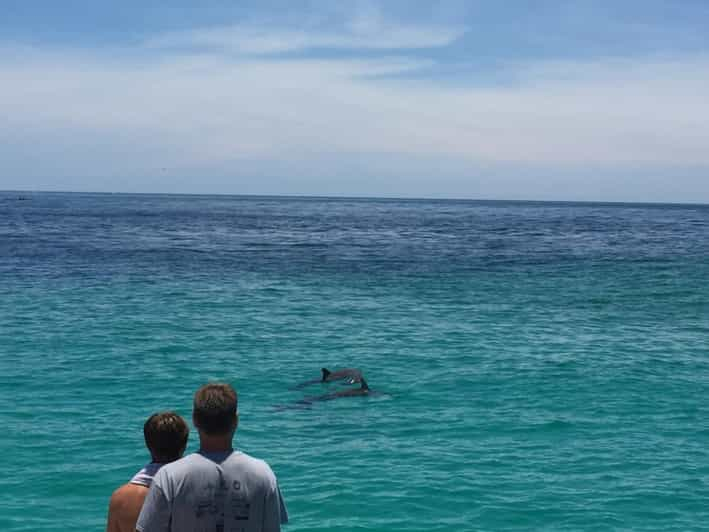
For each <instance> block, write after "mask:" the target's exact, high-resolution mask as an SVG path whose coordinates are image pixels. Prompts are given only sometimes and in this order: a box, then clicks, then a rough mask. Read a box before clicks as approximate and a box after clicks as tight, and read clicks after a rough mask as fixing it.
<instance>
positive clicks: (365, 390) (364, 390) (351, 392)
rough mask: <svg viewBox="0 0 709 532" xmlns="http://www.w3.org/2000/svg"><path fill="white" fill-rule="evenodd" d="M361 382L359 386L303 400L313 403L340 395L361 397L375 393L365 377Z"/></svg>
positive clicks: (361, 378) (336, 397) (360, 379)
mask: <svg viewBox="0 0 709 532" xmlns="http://www.w3.org/2000/svg"><path fill="white" fill-rule="evenodd" d="M359 382H360V387H359V388H350V389H348V390H338V391H336V392H330V393H326V394H323V395H314V396H311V397H306V398H305V399H303V400H302V401H304V402H306V403H313V402H315V401H330V400H332V399H338V398H340V397H359V396H361V395H369V394H370V393H373V390H370V389H369V385H368V384H367V381H366V380H364V377H361V376H360V378H359ZM300 402H301V401H299V403H300Z"/></svg>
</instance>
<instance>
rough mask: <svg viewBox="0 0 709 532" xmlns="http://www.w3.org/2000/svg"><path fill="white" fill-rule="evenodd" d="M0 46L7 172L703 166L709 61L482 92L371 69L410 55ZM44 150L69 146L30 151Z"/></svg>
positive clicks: (559, 77)
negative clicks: (245, 166) (308, 163)
mask: <svg viewBox="0 0 709 532" xmlns="http://www.w3.org/2000/svg"><path fill="white" fill-rule="evenodd" d="M402 42H403V40H402ZM4 52H5V53H2V54H0V58H2V59H0V79H2V80H3V82H2V84H1V85H0V115H2V116H3V122H2V124H0V137H2V139H3V141H4V142H3V144H4V145H5V148H2V147H0V176H2V175H6V174H7V172H8V171H7V170H5V171H2V170H3V169H2V168H1V167H2V166H3V163H2V162H1V161H2V160H3V159H5V164H6V165H7V164H9V163H8V162H7V161H8V160H13V161H15V163H14V166H13V168H12V170H13V171H14V172H15V173H17V172H20V173H21V172H27V173H32V171H33V170H32V168H34V166H33V165H36V164H38V161H36V160H35V159H37V157H26V158H25V159H22V160H20V161H18V158H17V156H16V154H17V153H18V150H19V152H22V150H26V151H27V153H32V152H33V150H35V152H36V153H40V154H44V155H40V156H38V157H39V158H41V157H45V159H48V160H50V161H54V167H55V168H63V169H64V171H65V172H68V173H70V172H72V171H74V172H78V171H80V172H85V171H86V170H87V168H86V167H87V165H88V166H97V165H100V168H97V169H96V170H95V171H96V172H100V171H103V170H104V169H105V168H111V169H112V171H113V172H115V173H117V174H120V173H123V174H130V175H145V174H146V173H149V172H151V171H153V170H154V169H155V168H158V167H164V166H167V167H170V168H173V169H180V168H183V169H190V171H199V169H210V170H209V171H217V170H216V169H219V170H218V171H220V172H221V173H223V174H226V173H228V172H229V168H234V167H237V166H238V165H239V161H251V162H250V164H252V162H253V161H273V162H274V163H278V164H281V167H287V166H288V164H289V161H295V162H298V164H301V163H302V161H304V160H308V159H312V160H314V161H316V160H319V159H327V160H328V165H329V168H333V172H334V173H336V172H335V169H336V168H337V165H336V164H335V163H333V162H332V161H333V160H336V159H337V154H347V157H348V158H349V160H350V161H351V160H354V159H359V161H358V164H359V165H360V167H361V168H362V169H363V170H362V171H363V172H365V171H366V168H367V160H368V159H369V158H371V159H372V160H375V159H376V158H378V157H379V158H381V157H385V156H386V157H388V156H395V157H393V158H392V159H391V160H395V161H396V164H397V165H400V166H401V172H402V174H405V173H406V172H407V170H410V169H411V168H415V166H416V164H417V163H416V161H417V160H419V159H420V158H421V157H425V158H428V159H429V160H441V161H445V160H450V161H455V162H456V163H455V164H456V166H457V167H461V165H462V166H463V167H464V165H466V164H469V165H470V167H471V168H475V167H476V165H480V164H483V165H485V164H494V163H519V164H522V165H530V164H531V165H547V166H548V165H567V166H568V165H577V166H585V165H595V166H596V167H598V166H599V165H600V166H602V165H610V166H613V165H658V164H659V165H670V166H671V165H698V166H707V165H709V150H707V149H706V139H707V138H709V109H708V108H707V105H706V95H705V91H706V87H707V86H709V74H707V73H708V72H709V59H708V58H706V57H683V58H674V59H672V60H659V59H657V60H656V59H646V60H633V61H630V60H628V61H606V62H604V61H596V62H590V63H586V64H579V63H574V64H565V63H539V64H536V65H533V66H529V65H527V66H521V67H520V68H519V69H518V70H517V83H516V84H515V85H512V86H504V87H489V86H488V87H475V86H451V85H445V84H436V83H435V82H433V81H427V82H424V81H420V80H419V81H411V80H402V79H397V80H392V79H389V80H386V79H376V80H374V79H371V78H370V76H373V75H382V74H387V73H401V72H405V71H407V70H410V69H415V68H417V67H419V66H420V65H421V63H420V62H418V61H415V60H411V59H408V58H386V59H378V60H377V59H371V60H370V59H359V60H307V59H289V60H258V59H253V58H251V59H246V58H234V57H229V56H226V55H223V54H219V53H214V54H201V55H193V54H191V53H184V54H182V53H179V52H177V51H171V52H169V53H168V52H165V53H161V54H158V55H157V56H152V57H151V56H150V55H146V54H135V53H128V54H126V53H124V54H121V55H118V56H115V55H114V56H112V55H111V54H108V53H105V54H99V53H96V54H95V55H93V56H87V55H86V53H80V52H72V51H62V52H60V51H52V52H47V51H44V50H41V49H39V50H31V51H28V50H24V51H20V50H17V49H15V50H12V51H10V50H5V51H4ZM45 145H47V146H48V145H56V146H63V147H64V148H63V150H60V151H59V152H58V151H57V150H51V151H49V152H48V151H46V150H45V151H43V150H41V149H40V150H37V149H36V147H37V146H45ZM8 146H11V147H12V148H8ZM10 149H12V150H13V154H14V155H13V157H9V154H8V153H7V150H10ZM3 150H5V151H6V153H5V155H4V156H3ZM10 155H11V154H10ZM407 158H410V160H411V161H412V162H411V165H410V167H409V168H407V167H406V160H407ZM41 163H42V164H43V165H44V166H49V167H52V163H49V164H48V162H47V160H43V161H41ZM294 164H295V163H294ZM343 164H345V163H344V162H343ZM5 168H7V166H6V167H5ZM0 179H2V177H0ZM1 184H2V183H0V185H1ZM0 188H2V186H0ZM483 195H484V194H483Z"/></svg>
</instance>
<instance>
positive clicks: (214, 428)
mask: <svg viewBox="0 0 709 532" xmlns="http://www.w3.org/2000/svg"><path fill="white" fill-rule="evenodd" d="M236 405H237V398H236V390H234V388H232V387H231V386H230V385H228V384H222V383H213V384H205V385H204V386H202V387H201V388H200V389H199V390H197V392H196V393H195V394H194V414H193V417H194V422H195V425H197V428H199V429H200V430H201V431H202V432H204V433H205V434H209V435H214V436H216V435H222V434H227V433H228V432H229V431H230V430H231V429H232V428H233V424H234V420H235V418H236Z"/></svg>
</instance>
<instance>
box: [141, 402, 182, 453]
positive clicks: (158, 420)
mask: <svg viewBox="0 0 709 532" xmlns="http://www.w3.org/2000/svg"><path fill="white" fill-rule="evenodd" d="M189 433H190V429H189V427H188V426H187V423H186V422H185V420H184V419H182V418H181V417H180V416H179V415H177V414H176V413H175V412H158V413H157V414H153V415H152V416H150V417H149V418H148V420H147V421H146V422H145V425H143V435H144V436H145V445H146V446H147V447H148V449H149V450H150V454H151V455H152V457H153V462H160V463H167V462H173V461H175V460H177V459H179V458H180V457H181V456H182V453H183V452H184V450H185V447H186V446H187V437H188V436H189Z"/></svg>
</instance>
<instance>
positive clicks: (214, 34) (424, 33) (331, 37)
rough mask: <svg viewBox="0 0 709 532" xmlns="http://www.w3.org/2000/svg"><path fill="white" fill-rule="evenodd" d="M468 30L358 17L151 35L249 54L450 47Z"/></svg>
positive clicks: (163, 41)
mask: <svg viewBox="0 0 709 532" xmlns="http://www.w3.org/2000/svg"><path fill="white" fill-rule="evenodd" d="M464 33H465V31H464V29H463V28H452V27H442V26H421V25H400V24H388V23H383V22H380V21H377V20H373V19H362V18H359V19H353V20H352V21H351V22H350V23H348V24H347V25H346V26H344V27H342V28H341V29H340V31H338V32H333V31H312V30H310V29H302V30H292V29H274V28H269V27H265V26H248V25H233V26H222V27H216V28H201V29H194V30H188V31H180V32H172V33H167V34H163V35H160V36H157V37H155V38H152V39H149V40H148V41H147V42H146V45H147V46H149V47H152V48H189V49H192V48H201V49H207V50H213V51H222V52H230V53H237V54H245V55H249V54H252V55H267V54H277V53H283V52H296V51H305V50H312V49H335V50H367V49H370V50H401V49H424V48H438V47H442V46H447V45H449V44H451V43H453V42H454V41H456V40H457V39H459V38H460V37H461V36H462V35H463V34H464Z"/></svg>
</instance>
